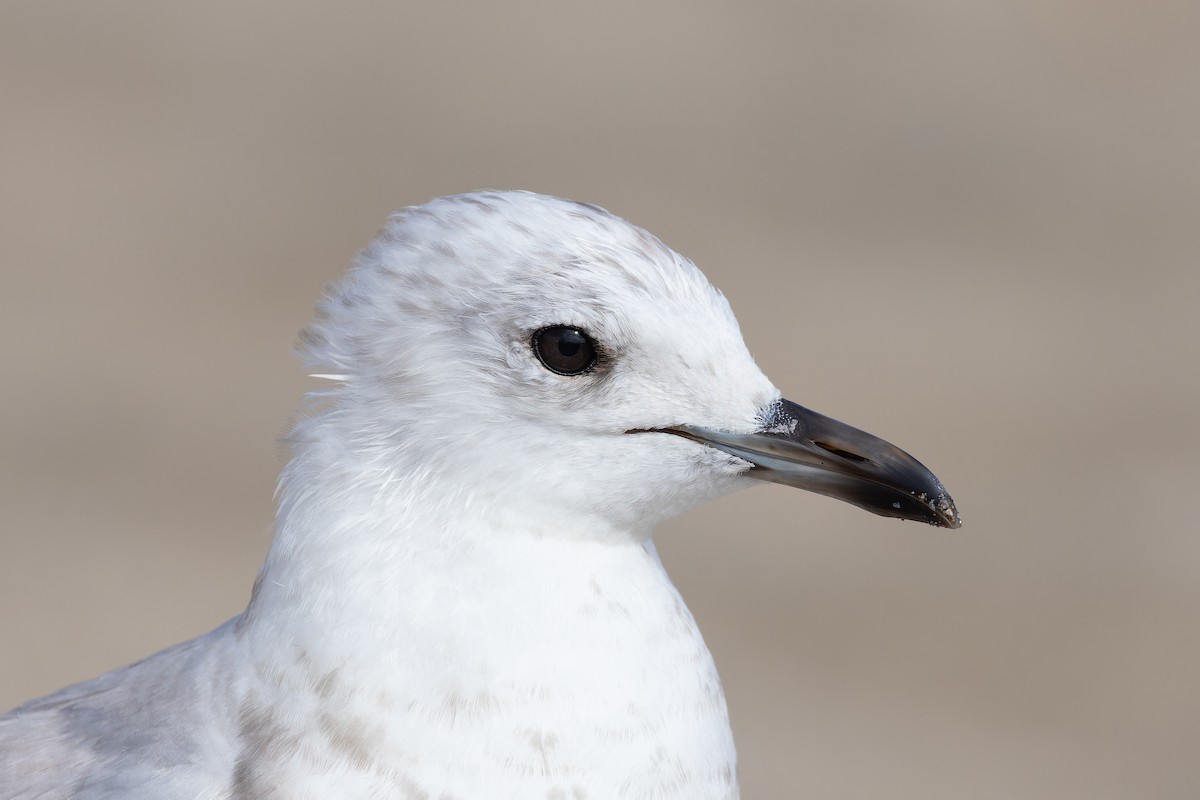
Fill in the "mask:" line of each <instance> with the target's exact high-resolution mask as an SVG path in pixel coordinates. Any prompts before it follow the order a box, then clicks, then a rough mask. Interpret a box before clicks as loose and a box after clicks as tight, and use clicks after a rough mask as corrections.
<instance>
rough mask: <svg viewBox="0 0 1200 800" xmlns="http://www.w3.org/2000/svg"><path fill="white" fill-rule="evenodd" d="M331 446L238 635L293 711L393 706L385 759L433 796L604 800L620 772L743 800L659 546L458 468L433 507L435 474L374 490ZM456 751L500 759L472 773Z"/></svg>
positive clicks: (289, 490)
mask: <svg viewBox="0 0 1200 800" xmlns="http://www.w3.org/2000/svg"><path fill="white" fill-rule="evenodd" d="M321 452H322V451H321V450H320V449H318V448H313V449H312V450H311V451H309V452H303V453H301V454H300V455H298V456H297V459H296V460H295V461H294V462H293V463H292V465H290V466H289V468H288V472H287V473H285V478H284V482H283V484H282V494H281V503H280V521H279V526H278V533H277V537H276V540H275V542H274V544H273V546H272V549H271V553H270V555H269V556H268V559H267V562H266V564H265V565H264V567H263V571H262V573H261V574H260V576H259V581H258V583H257V584H256V589H255V594H254V597H253V599H252V601H251V605H250V607H249V608H248V609H247V612H246V615H245V616H244V618H243V620H242V621H241V622H240V624H239V626H238V629H239V633H238V635H239V636H240V637H241V638H242V639H243V640H244V641H246V642H247V643H248V645H249V650H250V652H251V653H252V654H253V655H252V658H254V659H255V660H256V666H255V668H256V670H257V671H258V673H259V674H260V675H261V676H262V677H263V685H264V687H268V686H269V685H270V684H272V683H274V684H275V685H276V688H278V689H280V690H281V691H284V690H286V692H288V696H289V697H290V698H291V699H290V700H289V702H291V703H293V704H296V703H298V702H300V701H297V700H296V699H295V690H296V687H308V689H309V690H310V694H311V695H312V697H311V703H312V704H313V711H312V713H322V714H326V715H328V714H330V713H335V715H336V717H337V718H338V719H341V720H343V721H344V720H345V719H347V718H353V717H355V716H356V715H358V716H361V717H362V718H367V717H368V716H371V717H375V718H378V717H379V716H380V715H379V714H378V711H377V710H376V711H375V712H374V713H373V714H368V713H367V712H366V710H365V709H366V708H368V707H371V708H375V709H378V707H380V706H384V707H387V708H389V709H394V713H393V714H391V715H385V716H386V717H387V720H388V721H387V723H386V725H385V726H384V728H383V729H381V730H378V731H374V732H373V734H372V735H371V737H370V741H371V747H370V751H371V753H372V755H371V757H370V759H369V760H370V761H372V762H374V761H377V760H378V761H381V762H383V763H393V762H402V763H403V764H404V765H406V766H405V768H406V769H408V770H409V771H410V773H411V774H413V775H416V776H417V777H414V778H413V780H414V781H416V782H417V783H419V784H420V785H421V786H422V787H423V788H424V790H426V791H429V792H430V793H431V795H432V796H437V795H438V793H439V792H442V791H445V792H452V793H454V794H455V796H460V795H458V792H459V791H461V792H462V793H463V796H483V794H484V793H487V792H491V793H490V794H488V796H494V797H500V796H505V795H503V794H502V793H498V792H497V791H496V788H497V787H499V786H502V785H504V784H503V781H504V780H506V779H509V778H511V779H512V780H514V781H515V782H514V783H513V786H514V787H518V786H524V787H526V788H528V784H527V783H522V782H521V780H522V775H523V774H526V773H529V772H530V771H532V772H533V774H541V775H544V776H545V777H546V780H547V787H548V789H547V791H551V790H552V789H553V788H554V787H555V786H558V785H559V784H560V783H561V782H562V780H565V778H566V776H570V777H571V779H572V780H575V781H577V782H578V783H579V785H580V786H584V785H585V784H586V785H587V786H589V787H591V788H590V790H589V791H588V794H587V796H588V797H597V796H599V797H604V796H617V794H618V791H619V789H620V787H619V786H616V785H609V784H607V783H604V782H605V781H612V780H614V779H615V778H614V776H618V777H619V776H622V775H629V776H633V779H634V780H637V781H641V782H645V784H646V786H647V787H651V788H654V789H655V790H656V791H657V790H661V791H662V792H663V793H661V794H655V795H654V796H661V797H672V796H675V795H673V794H670V793H667V792H668V787H670V786H672V785H674V784H672V781H674V782H675V783H678V777H679V775H680V774H684V773H686V774H688V775H691V776H693V777H692V779H691V780H692V781H693V783H692V784H691V788H690V789H689V788H686V787H683V788H679V787H677V788H679V792H680V794H679V796H689V797H708V796H712V797H732V796H736V786H735V784H734V778H733V770H734V767H733V764H734V754H733V745H732V740H731V737H730V733H729V728H728V720H727V714H726V710H725V701H724V697H723V694H722V691H721V686H720V681H719V679H718V677H717V674H716V671H715V668H714V666H713V664H712V660H711V656H710V655H709V653H708V650H707V648H706V647H705V645H704V642H703V640H702V639H701V637H700V634H699V631H698V630H697V628H696V625H695V622H694V620H693V619H692V616H691V614H690V613H689V612H688V610H687V608H686V607H685V606H684V604H683V601H682V600H681V599H680V597H679V595H678V593H677V592H676V590H675V588H674V586H673V585H672V584H671V582H670V580H669V578H668V577H667V575H666V573H665V571H664V570H663V568H662V564H661V562H660V561H659V560H658V557H657V554H656V553H655V552H654V548H653V544H652V543H651V542H650V541H649V540H648V539H647V538H645V537H643V536H642V535H640V534H637V533H630V534H628V535H623V536H616V535H613V532H612V531H607V530H606V531H600V532H599V534H600V535H598V536H597V537H595V538H587V537H584V536H581V535H580V534H581V533H582V532H581V531H577V530H576V531H570V532H565V531H564V532H560V533H562V534H564V535H555V534H556V532H555V530H553V529H541V530H530V529H528V528H527V527H522V526H521V525H520V524H518V523H517V522H516V520H515V519H514V517H513V515H510V514H506V513H504V511H503V509H502V508H501V507H499V506H498V505H497V504H496V503H495V502H494V500H493V499H492V498H488V497H486V496H485V495H483V494H481V493H479V492H474V491H471V490H470V488H469V487H459V489H460V490H459V491H457V492H454V491H450V492H447V483H446V478H447V476H446V475H441V476H439V479H438V481H437V484H438V494H437V497H436V498H435V497H433V496H432V495H431V494H430V493H429V492H427V491H426V490H425V488H424V487H427V486H429V485H432V484H433V483H434V481H432V480H429V476H428V475H427V474H424V472H423V471H422V470H421V469H420V468H413V469H408V470H405V469H396V470H390V471H381V472H379V473H378V479H377V480H376V479H370V476H369V474H368V476H367V478H366V479H364V472H363V470H362V466H363V465H362V464H358V465H356V466H355V467H354V468H353V469H351V468H349V467H347V468H344V469H339V468H337V467H335V466H334V465H336V464H344V463H346V458H345V453H339V454H337V455H338V457H337V458H336V459H332V458H329V457H328V456H329V455H330V454H328V453H326V457H324V458H322V457H321ZM298 471H303V473H304V474H303V479H299V475H297V474H296V473H297V472H298ZM293 487H304V489H305V490H306V491H307V492H308V494H301V493H297V492H295V491H294V490H293ZM263 690H265V691H271V690H270V689H269V688H264V689H263ZM320 709H324V711H321V710H320ZM356 709H363V712H362V713H361V714H360V713H359V711H357V710H356ZM331 710H334V711H333V712H331ZM330 746H333V745H330ZM439 753H440V754H443V758H444V757H445V755H446V754H455V753H459V754H461V753H475V754H480V753H482V754H483V755H482V756H480V757H481V759H482V760H481V761H480V764H479V770H478V772H477V773H473V772H471V771H467V772H464V771H463V769H462V763H461V758H457V759H455V761H456V762H457V763H450V762H447V761H444V760H443V761H439V758H438V755H437V754H439ZM414 759H415V760H414ZM372 768H374V767H372ZM524 780H527V775H526V776H525V778H524ZM472 781H477V782H479V786H475V785H474V784H473V783H472ZM497 781H499V782H500V783H497ZM637 785H638V786H641V785H642V784H641V783H638V784H637ZM731 786H732V787H733V788H730V787H731ZM698 787H700V788H698ZM703 787H708V788H703ZM566 796H570V795H566Z"/></svg>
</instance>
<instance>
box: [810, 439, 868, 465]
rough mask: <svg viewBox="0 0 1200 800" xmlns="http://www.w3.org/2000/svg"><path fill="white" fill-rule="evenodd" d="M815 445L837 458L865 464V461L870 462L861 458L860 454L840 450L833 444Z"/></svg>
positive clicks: (822, 443) (864, 457) (820, 443)
mask: <svg viewBox="0 0 1200 800" xmlns="http://www.w3.org/2000/svg"><path fill="white" fill-rule="evenodd" d="M813 444H815V445H816V446H817V447H819V448H821V449H822V450H824V451H826V452H829V453H833V454H834V455H835V456H841V457H842V458H845V459H848V460H850V461H858V462H863V461H869V460H870V459H868V458H867V457H866V456H860V455H859V454H858V453H851V452H850V451H849V450H842V449H840V448H837V447H834V446H833V445H831V444H825V442H813Z"/></svg>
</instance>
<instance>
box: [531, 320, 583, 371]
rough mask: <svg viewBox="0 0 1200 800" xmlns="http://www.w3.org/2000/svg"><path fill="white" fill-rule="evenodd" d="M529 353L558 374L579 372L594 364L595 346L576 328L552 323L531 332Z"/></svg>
mask: <svg viewBox="0 0 1200 800" xmlns="http://www.w3.org/2000/svg"><path fill="white" fill-rule="evenodd" d="M533 352H534V354H535V355H537V357H538V360H539V361H541V362H542V365H543V366H545V367H546V369H548V370H550V371H551V372H557V373H558V374H559V375H582V374H583V373H585V372H587V371H588V370H590V369H591V368H592V367H594V366H596V345H595V344H594V343H593V342H592V339H591V337H589V336H588V335H587V334H586V333H584V332H583V331H581V330H579V329H578V328H569V327H567V326H566V325H552V326H550V327H549V328H542V329H541V330H540V331H538V332H537V333H535V334H534V335H533Z"/></svg>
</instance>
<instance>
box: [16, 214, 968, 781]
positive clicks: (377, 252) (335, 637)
mask: <svg viewBox="0 0 1200 800" xmlns="http://www.w3.org/2000/svg"><path fill="white" fill-rule="evenodd" d="M300 350H301V353H302V355H303V358H304V360H305V362H306V364H307V366H308V367H309V369H310V370H311V371H312V374H313V375H315V376H319V377H320V378H323V379H325V380H327V381H329V383H328V384H325V385H324V388H323V389H321V390H318V391H314V392H312V393H311V394H310V395H309V396H308V404H309V408H308V409H307V411H306V413H305V414H304V415H303V416H302V418H301V421H299V422H298V423H297V424H296V425H295V426H294V429H293V430H292V431H291V433H290V434H289V436H288V442H289V445H290V448H291V451H292V456H291V459H290V461H289V463H288V464H287V466H286V467H285V469H284V470H283V473H282V475H281V476H280V483H279V489H278V514H277V523H276V530H275V538H274V540H273V543H272V545H271V549H270V552H269V554H268V556H267V558H266V561H265V563H264V564H263V566H262V569H261V571H260V572H259V574H258V578H257V580H256V581H255V584H254V588H253V591H252V594H251V598H250V601H249V604H248V606H247V608H246V610H245V611H244V612H243V613H242V614H240V615H239V616H237V617H235V618H234V619H232V620H229V621H228V622H226V623H225V624H223V625H221V626H220V627H218V628H216V629H215V630H213V631H212V632H210V633H208V634H206V635H203V636H200V637H198V638H196V639H193V640H191V641H187V642H184V643H183V644H179V645H176V646H175V647H171V648H169V649H167V650H164V651H162V652H160V653H158V654H156V655H153V656H150V657H149V658H147V659H145V660H143V661H140V662H138V663H136V664H133V665H130V666H127V667H123V668H121V669H118V670H115V671H113V672H110V673H108V674H106V675H102V676H100V677H98V678H95V679H93V680H90V681H86V682H84V683H80V684H77V685H75V686H72V687H68V688H66V689H63V690H61V691H59V692H57V693H55V694H51V695H49V696H47V697H44V698H41V699H38V700H32V701H30V702H28V703H26V704H24V705H22V706H20V707H18V708H16V709H14V710H13V711H11V712H9V713H8V714H6V715H5V716H3V717H0V798H3V799H4V800H13V799H18V798H19V799H20V800H26V799H27V798H28V799H29V800H32V799H33V798H40V799H41V800H57V799H58V798H73V799H78V800H100V799H101V798H103V799H104V800H108V799H109V798H113V799H115V798H123V799H124V800H129V799H131V798H132V799H133V800H149V799H151V798H154V799H155V800H160V799H162V798H169V799H172V800H174V799H175V798H179V799H180V800H184V799H185V798H186V799H187V800H251V799H253V800H276V799H278V800H283V799H285V798H286V799H287V800H293V799H299V798H314V799H316V798H322V799H323V800H324V799H328V798H335V799H336V798H346V799H347V800H349V799H350V798H404V799H411V800H417V799H418V798H419V799H422V800H473V799H474V798H489V799H491V800H495V799H497V798H499V799H507V798H514V799H515V798H547V800H602V799H607V798H644V799H645V800H649V799H650V798H657V799H659V800H669V799H670V798H688V799H689V800H704V799H706V798H725V799H728V798H736V797H738V785H737V767H736V756H735V751H734V743H733V738H732V734H731V732H730V726H729V718H728V714H727V711H726V703H725V697H724V693H723V691H722V688H721V682H720V679H719V677H718V675H717V672H716V669H715V667H714V665H713V660H712V657H711V655H710V654H709V651H708V649H707V647H706V646H705V644H704V641H703V639H702V638H701V635H700V632H699V630H698V629H697V626H696V622H695V620H694V619H693V617H692V615H691V613H690V612H689V611H688V609H687V607H686V606H685V605H684V603H683V600H682V599H681V598H680V596H679V593H678V592H677V591H676V589H675V587H674V586H673V585H672V583H671V581H670V579H669V577H668V576H667V573H666V571H665V570H664V568H663V565H662V563H661V561H660V560H659V558H658V555H657V553H656V551H655V548H654V544H653V540H652V538H651V534H652V531H653V529H654V527H655V525H657V524H658V523H660V522H662V521H663V520H665V519H668V518H669V517H673V516H675V515H677V514H679V513H681V512H683V511H685V510H687V509H690V508H692V507H694V506H696V505H698V504H700V503H702V502H704V501H707V500H710V499H712V498H715V497H718V496H720V495H724V494H727V493H729V492H732V491H735V490H738V489H742V488H745V487H748V486H751V485H754V484H756V483H758V482H759V481H763V480H765V481H771V482H775V483H781V484H786V485H789V486H795V487H799V488H803V489H807V490H810V491H813V492H817V493H819V494H823V495H828V496H831V497H835V498H840V499H842V500H845V501H848V502H850V503H853V504H855V505H857V506H860V507H862V508H864V509H866V510H868V511H872V512H874V513H876V514H882V515H884V516H889V517H896V518H899V519H909V520H920V521H924V522H927V523H931V524H933V525H936V526H941V527H946V528H957V527H958V526H959V524H960V518H959V516H958V512H957V511H956V509H955V506H954V503H953V501H952V500H951V499H950V496H949V495H948V494H947V493H946V491H945V489H944V488H943V487H942V484H941V483H940V482H939V481H938V479H937V478H936V477H934V475H933V474H932V473H931V472H930V471H929V470H928V469H926V468H925V467H924V466H922V465H921V464H920V463H919V462H918V461H917V460H916V459H914V458H913V457H912V456H910V455H908V454H907V453H905V452H904V451H902V450H900V449H898V448H896V447H894V446H892V445H890V444H888V443H887V442H885V441H883V440H881V439H879V438H876V437H874V436H872V435H870V434H867V433H864V432H862V431H859V430H856V429H855V428H852V427H850V426H848V425H845V424H843V423H840V422H837V421H835V420H833V419H830V418H828V417H825V416H822V415H820V414H817V413H815V412H813V411H810V410H808V409H806V408H804V407H802V406H800V405H797V404H795V403H793V402H790V401H788V400H784V399H783V398H782V395H781V393H780V391H779V390H778V389H776V388H775V386H774V385H773V384H772V383H771V382H770V381H769V380H768V379H767V378H766V376H765V375H764V374H763V373H762V371H761V370H760V369H759V368H758V367H757V366H756V365H755V362H754V360H753V358H752V357H751V356H750V353H749V352H748V350H747V348H746V345H745V344H744V343H743V340H742V335H741V333H740V330H739V328H738V324H737V321H736V319H735V318H734V316H733V313H732V311H731V310H730V308H729V304H728V303H727V302H726V300H725V298H724V296H723V295H721V294H720V293H719V292H718V291H717V290H716V289H715V288H713V286H712V285H711V284H710V283H709V282H708V280H707V279H705V277H704V275H703V274H702V273H701V272H700V271H699V269H697V268H696V267H695V266H694V265H693V264H692V263H691V262H690V261H688V260H687V259H685V258H683V257H682V256H680V255H678V254H677V253H675V252H674V251H673V250H671V249H670V248H668V247H667V246H666V245H664V244H663V243H662V242H660V241H659V240H658V239H657V238H655V237H654V236H652V235H650V234H649V233H647V232H646V231H644V230H642V229H640V228H637V227H635V226H633V225H631V224H630V223H628V222H626V221H625V220H623V219H621V218H619V217H617V216H615V215H613V214H611V213H609V212H607V211H605V210H603V209H601V208H598V207H596V206H593V205H587V204H582V203H577V202H572V201H568V200H564V199H560V198H555V197H548V196H544V195H538V194H533V193H528V192H491V191H489V192H476V193H471V194H463V195H457V196H452V197H443V198H439V199H436V200H433V201H431V202H429V203H427V204H425V205H421V206H415V207H410V208H407V209H404V210H402V211H400V212H398V213H397V214H395V215H393V216H392V217H391V218H390V219H389V221H388V223H387V225H386V226H385V228H384V229H383V231H382V232H381V234H380V235H379V236H378V238H377V239H376V240H375V241H374V242H373V243H372V244H371V245H369V246H368V247H367V248H366V249H365V250H364V251H362V253H360V255H359V257H358V259H357V262H356V263H355V264H354V266H353V267H352V269H351V270H350V271H349V273H348V274H347V275H346V276H345V277H344V278H343V279H342V280H341V282H340V283H338V284H336V285H334V286H333V287H331V288H330V290H328V291H327V293H326V295H325V297H324V299H323V300H322V302H321V303H320V305H319V306H318V309H317V313H316V315H315V318H314V320H313V321H312V323H311V324H310V325H309V327H308V328H307V329H306V330H305V331H304V332H303V334H302V335H301V343H300Z"/></svg>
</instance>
